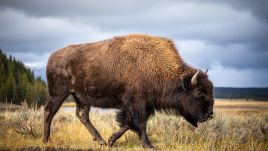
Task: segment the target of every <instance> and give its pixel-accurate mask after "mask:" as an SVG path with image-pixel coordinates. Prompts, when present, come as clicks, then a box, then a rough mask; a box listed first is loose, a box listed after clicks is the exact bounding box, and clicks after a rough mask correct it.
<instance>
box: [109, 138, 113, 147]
mask: <svg viewBox="0 0 268 151" xmlns="http://www.w3.org/2000/svg"><path fill="white" fill-rule="evenodd" d="M113 144H114V141H113V139H112V138H111V137H110V138H109V139H108V145H109V146H110V147H112V146H113Z"/></svg>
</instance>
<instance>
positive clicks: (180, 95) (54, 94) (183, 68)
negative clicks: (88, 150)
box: [43, 34, 214, 148]
mask: <svg viewBox="0 0 268 151" xmlns="http://www.w3.org/2000/svg"><path fill="white" fill-rule="evenodd" d="M46 75H47V82H48V89H49V100H48V102H47V104H46V106H45V108H44V138H43V141H44V142H47V141H48V140H49V136H50V124H51V121H52V118H53V116H54V115H55V113H56V112H57V110H58V109H59V107H60V106H61V104H62V103H63V101H64V100H65V98H66V97H67V96H69V95H72V96H73V97H74V98H75V102H76V104H77V109H76V115H77V117H78V118H79V119H80V121H81V122H82V123H83V125H84V126H85V127H86V128H87V129H88V131H89V132H90V133H91V135H92V136H93V138H94V140H97V141H98V143H99V144H105V145H106V142H105V141H104V139H103V138H102V136H101V135H100V133H99V132H98V131H97V129H96V128H95V127H94V126H93V124H92V123H91V121H90V119H89V111H90V107H91V106H94V107H100V108H115V109H118V112H117V114H116V120H117V122H118V123H119V126H120V129H119V130H118V131H117V132H115V133H114V134H113V135H112V136H111V137H110V138H109V139H108V145H109V146H112V145H113V144H114V142H115V141H116V140H117V139H118V138H120V137H121V136H122V135H123V134H124V133H125V132H126V131H127V130H133V131H135V132H136V133H137V134H138V136H139V138H140V140H141V143H142V145H143V147H147V148H153V145H152V144H151V142H150V140H149V138H148V136H147V133H146V123H147V121H148V118H149V117H150V116H151V115H153V114H154V112H155V111H158V110H159V111H168V112H169V113H174V114H175V115H180V116H182V117H184V118H185V119H186V120H187V121H188V122H189V123H191V124H192V125H193V126H195V127H197V126H198V123H200V122H204V121H207V120H208V119H211V118H212V117H213V104H214V99H213V84H212V82H211V81H210V80H209V79H208V76H207V73H206V72H203V71H201V70H198V69H196V68H194V67H191V66H190V65H188V64H186V63H185V62H184V61H183V59H182V58H181V57H180V55H179V53H178V51H177V49H176V47H175V45H174V43H173V42H172V40H169V39H167V38H163V37H155V36H149V35H140V34H132V35H126V36H117V37H114V38H111V39H107V40H103V41H99V42H94V43H85V44H77V45H71V46H68V47H65V48H63V49H60V50H58V51H56V52H55V53H53V54H52V55H51V56H50V58H49V60H48V63H47V67H46Z"/></svg>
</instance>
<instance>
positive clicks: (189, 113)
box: [179, 70, 214, 127]
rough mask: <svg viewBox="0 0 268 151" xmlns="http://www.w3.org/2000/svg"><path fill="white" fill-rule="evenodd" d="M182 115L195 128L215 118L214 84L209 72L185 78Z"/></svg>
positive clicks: (182, 86) (181, 107)
mask: <svg viewBox="0 0 268 151" xmlns="http://www.w3.org/2000/svg"><path fill="white" fill-rule="evenodd" d="M181 88H182V90H183V91H182V93H181V97H180V100H179V102H180V114H181V115H182V116H183V117H184V118H185V119H186V120H187V121H188V122H190V123H191V124H192V125H193V126H195V127H197V123H198V122H200V123H201V122H205V121H207V120H209V119H211V118H212V117H213V104H214V99H213V84H212V82H211V81H210V80H209V79H208V76H207V71H206V72H202V71H199V70H198V71H197V72H195V73H193V74H190V75H188V76H185V77H184V78H183V79H182V82H181Z"/></svg>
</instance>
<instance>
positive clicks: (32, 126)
mask: <svg viewBox="0 0 268 151" xmlns="http://www.w3.org/2000/svg"><path fill="white" fill-rule="evenodd" d="M64 105H65V106H69V107H70V106H73V105H74V104H73V103H67V104H64ZM6 108H8V107H6ZM215 112H216V113H215V114H216V115H215V118H214V119H213V120H210V121H208V122H206V123H203V124H199V127H198V128H194V127H192V126H191V125H189V124H188V123H187V122H186V121H185V120H184V119H183V118H181V117H176V116H173V115H164V114H162V113H157V114H156V116H154V117H152V118H151V119H150V120H149V122H148V135H149V137H150V139H151V141H152V143H153V144H154V145H155V147H156V148H157V149H159V150H187V151H188V150H201V151H207V150H220V151H221V150H241V151H242V150H243V151H244V150H252V151H253V150H263V151H264V150H268V102H255V101H244V100H236V101H233V100H232V101H230V100H217V101H216V103H215ZM114 117H115V113H114V112H107V113H106V112H104V113H100V112H94V113H90V118H91V120H92V123H93V124H94V125H95V126H96V128H97V129H98V130H99V131H100V133H101V134H102V136H103V137H104V138H105V139H106V140H107V139H108V138H109V136H110V135H111V134H112V133H113V132H115V131H116V130H117V129H118V126H117V123H116V121H115V120H114ZM42 121H43V108H40V109H29V108H27V106H23V107H20V108H19V109H18V110H16V111H9V110H6V111H2V112H0V150H4V149H7V150H17V149H27V150H29V149H32V150H34V149H36V150H40V149H57V150H60V149H71V150H84V149H86V150H90V149H92V150H145V149H143V148H142V147H141V143H140V141H139V139H138V137H137V136H136V134H135V133H133V132H131V131H128V132H127V133H126V134H125V135H123V136H122V137H121V138H120V139H119V140H118V141H117V142H116V143H115V145H114V147H112V148H109V147H106V146H100V145H98V143H97V142H95V141H93V140H92V136H91V135H90V134H89V132H88V131H87V130H86V128H85V127H84V126H83V125H82V124H81V123H80V121H79V119H78V118H77V117H76V116H75V114H74V112H66V111H64V110H63V109H60V111H59V112H58V113H57V114H56V116H55V117H54V120H53V123H52V137H51V138H52V139H51V141H50V142H49V143H48V144H43V143H42Z"/></svg>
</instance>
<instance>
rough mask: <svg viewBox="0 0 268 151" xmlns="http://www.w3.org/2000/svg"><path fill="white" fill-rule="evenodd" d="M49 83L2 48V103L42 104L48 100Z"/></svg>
mask: <svg viewBox="0 0 268 151" xmlns="http://www.w3.org/2000/svg"><path fill="white" fill-rule="evenodd" d="M47 96H48V95H47V85H46V83H45V81H43V80H42V79H41V77H35V76H34V73H33V71H32V70H31V69H29V68H27V67H26V66H25V65H24V64H23V63H22V62H21V61H18V60H16V59H15V58H14V57H12V56H7V55H6V54H5V53H4V52H3V51H2V50H1V49H0V103H1V102H4V103H5V102H12V103H13V104H21V102H23V101H26V102H27V103H28V105H35V104H37V105H42V104H44V103H45V102H46V101H47Z"/></svg>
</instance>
